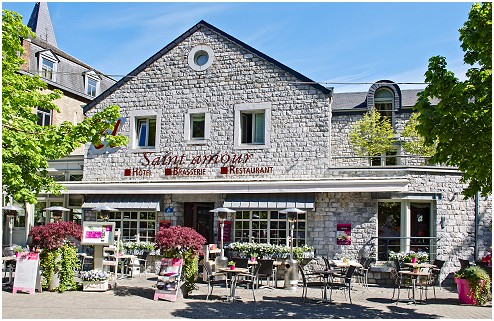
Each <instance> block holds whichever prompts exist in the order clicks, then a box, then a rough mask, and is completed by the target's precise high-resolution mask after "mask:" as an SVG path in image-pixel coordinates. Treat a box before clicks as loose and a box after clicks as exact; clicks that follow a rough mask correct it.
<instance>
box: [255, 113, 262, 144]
mask: <svg viewBox="0 0 494 321" xmlns="http://www.w3.org/2000/svg"><path fill="white" fill-rule="evenodd" d="M255 117H256V123H255V129H254V131H255V133H254V136H255V138H254V143H257V144H264V113H258V114H255Z"/></svg>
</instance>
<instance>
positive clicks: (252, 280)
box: [236, 264, 260, 302]
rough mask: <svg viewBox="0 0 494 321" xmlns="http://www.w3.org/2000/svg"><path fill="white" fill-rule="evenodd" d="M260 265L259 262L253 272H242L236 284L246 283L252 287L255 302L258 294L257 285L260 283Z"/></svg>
mask: <svg viewBox="0 0 494 321" xmlns="http://www.w3.org/2000/svg"><path fill="white" fill-rule="evenodd" d="M259 267H260V265H259V264H257V265H256V266H255V267H254V272H252V273H240V274H239V275H238V278H237V282H236V286H238V285H245V286H246V287H250V288H251V289H252V297H253V298H254V302H256V294H255V292H254V291H255V287H256V286H257V284H258V282H259V281H258V279H257V277H258V271H259Z"/></svg>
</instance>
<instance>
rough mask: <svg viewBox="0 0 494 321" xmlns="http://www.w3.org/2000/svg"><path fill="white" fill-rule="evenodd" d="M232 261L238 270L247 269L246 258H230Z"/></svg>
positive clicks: (247, 261) (247, 262)
mask: <svg viewBox="0 0 494 321" xmlns="http://www.w3.org/2000/svg"><path fill="white" fill-rule="evenodd" d="M232 261H233V262H235V266H236V267H239V268H246V269H248V268H249V259H246V258H241V257H234V258H232Z"/></svg>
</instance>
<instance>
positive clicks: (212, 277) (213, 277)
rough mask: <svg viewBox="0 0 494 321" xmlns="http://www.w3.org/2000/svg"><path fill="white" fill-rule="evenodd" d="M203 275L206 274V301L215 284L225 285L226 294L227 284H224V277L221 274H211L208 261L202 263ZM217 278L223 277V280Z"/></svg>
mask: <svg viewBox="0 0 494 321" xmlns="http://www.w3.org/2000/svg"><path fill="white" fill-rule="evenodd" d="M203 266H204V273H206V282H207V283H208V294H207V295H206V301H207V300H208V298H209V296H210V295H211V294H213V287H214V285H215V284H225V286H226V291H227V292H228V283H227V282H226V275H225V273H222V272H213V268H212V267H211V263H210V262H209V261H204V265H203ZM218 276H223V277H225V278H224V279H217V277H218ZM210 289H211V291H210Z"/></svg>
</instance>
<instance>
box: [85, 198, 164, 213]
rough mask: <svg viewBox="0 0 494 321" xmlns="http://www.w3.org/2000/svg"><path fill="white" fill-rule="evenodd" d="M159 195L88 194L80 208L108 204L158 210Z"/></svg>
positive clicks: (118, 207)
mask: <svg viewBox="0 0 494 321" xmlns="http://www.w3.org/2000/svg"><path fill="white" fill-rule="evenodd" d="M160 202H161V195H104V194H103V195H88V196H87V197H86V200H85V202H84V204H82V208H83V209H85V210H90V209H92V208H95V207H97V206H103V205H106V206H109V207H113V208H116V209H119V210H142V211H153V212H158V211H159V210H160Z"/></svg>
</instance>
